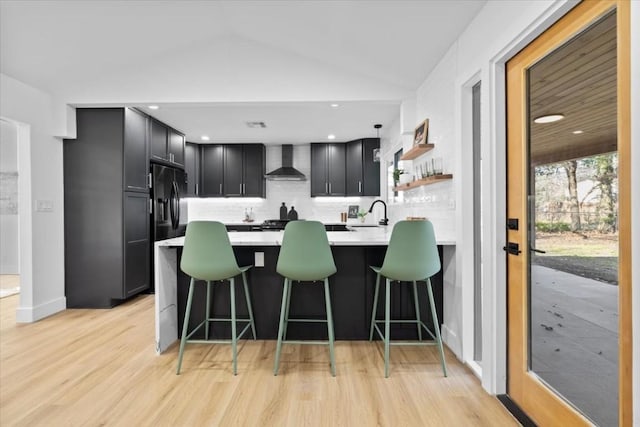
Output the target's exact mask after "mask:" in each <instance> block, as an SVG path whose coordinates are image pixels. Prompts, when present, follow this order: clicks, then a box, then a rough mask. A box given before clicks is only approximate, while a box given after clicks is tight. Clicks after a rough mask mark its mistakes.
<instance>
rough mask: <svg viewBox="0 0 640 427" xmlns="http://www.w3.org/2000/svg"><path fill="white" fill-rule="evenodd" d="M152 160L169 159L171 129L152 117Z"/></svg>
mask: <svg viewBox="0 0 640 427" xmlns="http://www.w3.org/2000/svg"><path fill="white" fill-rule="evenodd" d="M150 127H151V153H150V158H151V160H163V161H168V160H169V158H168V157H167V137H168V135H169V129H168V128H167V127H166V126H165V125H164V124H163V123H161V122H159V121H157V120H156V119H151V126H150Z"/></svg>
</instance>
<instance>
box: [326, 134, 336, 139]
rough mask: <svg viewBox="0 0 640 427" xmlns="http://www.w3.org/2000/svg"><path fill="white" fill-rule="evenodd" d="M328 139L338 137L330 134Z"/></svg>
mask: <svg viewBox="0 0 640 427" xmlns="http://www.w3.org/2000/svg"><path fill="white" fill-rule="evenodd" d="M327 139H336V136H335V135H334V134H330V135H327Z"/></svg>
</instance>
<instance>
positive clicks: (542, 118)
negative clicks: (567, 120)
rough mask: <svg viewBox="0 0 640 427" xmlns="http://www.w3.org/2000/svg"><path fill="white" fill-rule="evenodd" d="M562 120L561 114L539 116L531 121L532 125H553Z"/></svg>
mask: <svg viewBox="0 0 640 427" xmlns="http://www.w3.org/2000/svg"><path fill="white" fill-rule="evenodd" d="M562 119H564V115H563V114H547V115H546V116H540V117H536V118H535V119H533V122H534V123H553V122H557V121H558V120H562Z"/></svg>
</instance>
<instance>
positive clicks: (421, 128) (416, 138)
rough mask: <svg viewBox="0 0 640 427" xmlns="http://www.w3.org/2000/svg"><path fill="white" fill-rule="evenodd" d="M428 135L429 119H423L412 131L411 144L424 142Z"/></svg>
mask: <svg viewBox="0 0 640 427" xmlns="http://www.w3.org/2000/svg"><path fill="white" fill-rule="evenodd" d="M428 135H429V119H424V120H423V121H422V123H420V124H419V125H418V126H416V128H415V129H414V131H413V145H414V146H416V145H419V144H426V143H427V140H428V139H429V138H428Z"/></svg>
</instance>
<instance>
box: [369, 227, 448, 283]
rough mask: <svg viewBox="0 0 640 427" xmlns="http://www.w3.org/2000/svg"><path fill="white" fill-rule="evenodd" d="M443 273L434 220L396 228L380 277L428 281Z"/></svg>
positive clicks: (392, 234)
mask: <svg viewBox="0 0 640 427" xmlns="http://www.w3.org/2000/svg"><path fill="white" fill-rule="evenodd" d="M438 271H440V256H439V255H438V246H437V244H436V236H435V233H434V231H433V225H432V224H431V222H430V221H399V222H397V223H396V225H395V226H394V227H393V231H392V232H391V239H389V247H388V248H387V253H386V255H385V257H384V262H383V264H382V268H381V269H380V274H382V275H383V276H384V277H387V278H389V279H392V280H401V281H414V280H425V279H428V278H429V277H431V276H433V275H434V274H436V273H437V272H438Z"/></svg>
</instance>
